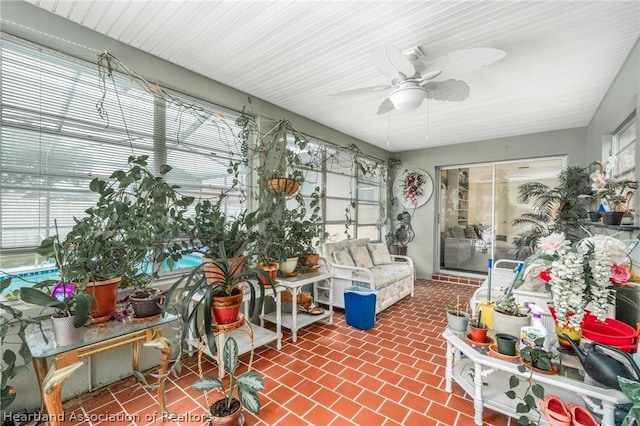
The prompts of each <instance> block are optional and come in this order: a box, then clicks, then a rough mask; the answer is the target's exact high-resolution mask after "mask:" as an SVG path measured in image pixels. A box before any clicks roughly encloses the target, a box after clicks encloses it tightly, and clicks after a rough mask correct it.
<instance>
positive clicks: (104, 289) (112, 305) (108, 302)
mask: <svg viewBox="0 0 640 426" xmlns="http://www.w3.org/2000/svg"><path fill="white" fill-rule="evenodd" d="M120 281H122V277H116V278H112V279H110V280H105V281H96V282H91V283H89V284H88V285H87V289H86V291H87V293H88V294H90V295H91V296H93V309H92V310H91V323H92V324H97V323H101V322H105V321H109V320H110V319H111V316H112V315H113V313H114V312H115V310H116V299H117V296H118V286H119V285H120Z"/></svg>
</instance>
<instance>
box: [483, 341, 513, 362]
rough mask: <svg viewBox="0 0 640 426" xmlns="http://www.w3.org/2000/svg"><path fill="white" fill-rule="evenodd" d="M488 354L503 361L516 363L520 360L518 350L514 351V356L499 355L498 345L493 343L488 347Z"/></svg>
mask: <svg viewBox="0 0 640 426" xmlns="http://www.w3.org/2000/svg"><path fill="white" fill-rule="evenodd" d="M489 353H490V354H491V356H494V357H496V358H499V359H502V360H504V361H517V360H519V359H520V351H519V350H518V349H516V354H515V355H505V354H501V353H500V352H498V345H496V344H495V343H492V344H490V345H489Z"/></svg>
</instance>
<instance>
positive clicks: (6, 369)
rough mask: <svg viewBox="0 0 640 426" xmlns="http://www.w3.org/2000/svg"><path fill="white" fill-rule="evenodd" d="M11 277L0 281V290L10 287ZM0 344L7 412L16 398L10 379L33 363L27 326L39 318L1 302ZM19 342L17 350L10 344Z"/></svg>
mask: <svg viewBox="0 0 640 426" xmlns="http://www.w3.org/2000/svg"><path fill="white" fill-rule="evenodd" d="M10 284H11V278H5V279H3V280H1V281H0V292H1V291H2V290H4V289H6V288H8V287H9V285H10ZM0 310H2V312H3V313H2V315H0V346H1V347H2V352H3V354H2V361H3V364H2V375H1V376H2V378H1V383H0V410H2V411H3V412H6V410H7V408H8V407H9V406H10V405H11V403H12V402H13V401H14V400H15V398H16V390H15V388H14V387H13V386H11V385H9V380H10V379H13V378H14V377H15V376H16V375H17V374H19V373H20V372H21V371H27V372H28V371H29V370H28V366H29V364H31V361H32V358H31V352H30V351H29V346H28V345H27V340H26V334H25V333H26V331H27V327H28V326H29V325H30V324H36V323H37V320H34V319H30V318H24V317H23V311H22V310H21V309H15V308H13V307H11V306H10V305H7V304H4V303H0ZM11 344H18V345H19V346H18V349H17V352H15V351H14V350H13V349H12V348H11V347H10V345H11ZM18 356H20V357H21V358H22V365H20V364H19V363H18Z"/></svg>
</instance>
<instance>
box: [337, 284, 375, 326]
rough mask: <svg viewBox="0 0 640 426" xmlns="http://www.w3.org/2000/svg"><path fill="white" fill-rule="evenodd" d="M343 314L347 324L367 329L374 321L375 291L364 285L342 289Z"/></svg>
mask: <svg viewBox="0 0 640 426" xmlns="http://www.w3.org/2000/svg"><path fill="white" fill-rule="evenodd" d="M344 314H345V317H346V320H347V324H349V325H351V326H353V327H356V328H359V329H360V330H369V329H370V328H373V325H374V323H375V322H376V292H375V291H374V290H371V289H369V288H366V287H361V286H357V285H354V286H351V287H347V288H345V289H344Z"/></svg>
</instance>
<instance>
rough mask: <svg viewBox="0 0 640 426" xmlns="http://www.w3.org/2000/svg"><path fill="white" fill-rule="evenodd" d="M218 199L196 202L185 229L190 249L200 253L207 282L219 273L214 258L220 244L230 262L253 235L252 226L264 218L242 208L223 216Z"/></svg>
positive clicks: (264, 215)
mask: <svg viewBox="0 0 640 426" xmlns="http://www.w3.org/2000/svg"><path fill="white" fill-rule="evenodd" d="M221 202H222V199H220V200H218V201H217V202H215V203H213V202H211V201H209V200H202V201H200V202H198V203H197V204H196V206H195V216H194V217H193V221H192V226H191V229H190V230H189V237H190V242H189V245H190V247H191V249H190V251H191V252H195V253H200V254H202V255H203V256H204V258H203V262H204V263H205V265H206V266H205V272H206V274H207V277H208V279H209V280H210V281H215V280H216V279H217V276H218V274H220V271H219V269H217V263H218V261H219V260H220V259H219V258H217V257H216V256H218V255H219V254H220V252H219V247H220V244H222V245H223V247H224V252H225V253H226V255H227V256H228V257H227V258H226V259H227V261H228V262H231V261H232V260H233V259H234V258H235V257H239V258H240V259H242V256H244V253H242V250H243V249H244V248H246V247H247V245H248V244H250V243H251V242H252V239H253V238H255V235H256V234H255V233H254V232H253V229H254V227H255V226H257V224H259V223H261V222H262V221H264V220H265V219H266V217H267V214H266V213H263V212H260V211H255V212H247V211H246V210H243V211H242V212H240V213H239V214H238V215H237V216H235V217H231V216H227V215H226V214H225V213H224V212H223V211H222V208H221ZM245 265H246V263H245V262H239V263H238V264H237V267H238V268H242V267H244V266H245ZM237 272H240V270H238V271H237Z"/></svg>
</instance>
